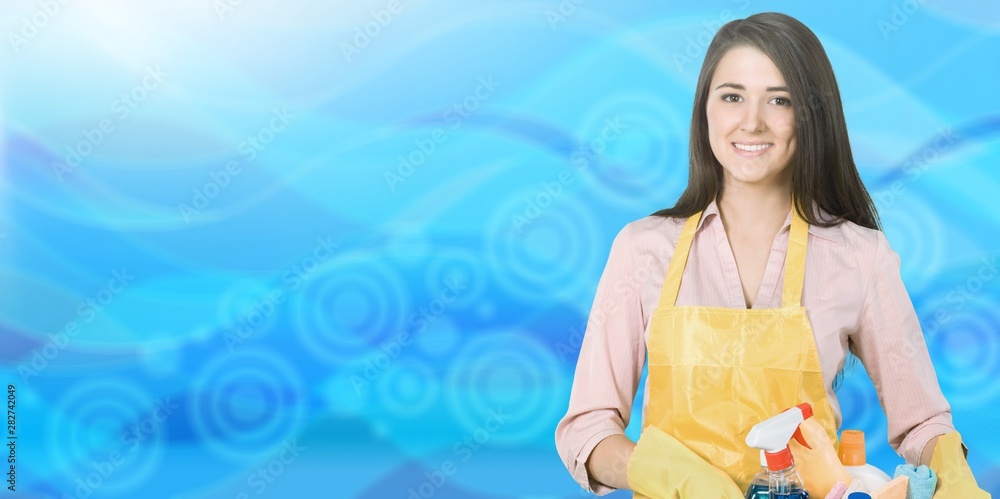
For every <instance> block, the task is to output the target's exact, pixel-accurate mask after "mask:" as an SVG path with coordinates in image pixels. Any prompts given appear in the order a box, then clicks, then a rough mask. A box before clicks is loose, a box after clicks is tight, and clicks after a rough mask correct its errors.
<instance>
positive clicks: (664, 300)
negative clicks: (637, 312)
mask: <svg viewBox="0 0 1000 499" xmlns="http://www.w3.org/2000/svg"><path fill="white" fill-rule="evenodd" d="M701 217H702V212H700V211H699V212H698V213H695V214H694V215H691V216H690V217H688V219H687V222H684V228H683V229H682V230H681V237H680V239H678V240H677V246H675V247H674V256H672V257H671V258H670V267H668V268H667V277H666V278H665V279H664V280H663V289H661V290H660V307H664V308H673V307H674V304H676V303H677V292H678V291H680V289H681V275H683V274H684V267H686V266H687V260H688V253H690V252H691V241H693V240H694V233H695V231H696V230H697V229H698V221H700V220H701Z"/></svg>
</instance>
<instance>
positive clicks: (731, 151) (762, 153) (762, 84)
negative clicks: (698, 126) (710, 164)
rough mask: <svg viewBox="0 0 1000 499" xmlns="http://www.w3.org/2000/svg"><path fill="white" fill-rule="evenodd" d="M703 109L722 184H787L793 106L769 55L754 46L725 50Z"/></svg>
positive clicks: (792, 139) (783, 81)
mask: <svg viewBox="0 0 1000 499" xmlns="http://www.w3.org/2000/svg"><path fill="white" fill-rule="evenodd" d="M705 112H706V114H707V116H708V140H709V143H710V144H711V146H712V152H713V153H714V154H715V157H716V159H718V160H719V163H720V164H722V169H723V180H724V182H725V185H736V184H747V185H751V184H752V185H765V186H786V185H787V186H790V185H791V169H790V168H788V165H789V164H790V163H791V160H792V157H793V156H794V155H795V112H794V110H793V109H792V101H791V96H790V94H789V93H788V88H787V85H786V84H785V79H784V78H782V77H781V72H780V71H778V68H777V67H776V66H775V65H774V63H773V62H771V59H770V58H769V57H768V56H767V55H765V54H764V53H763V52H761V51H759V50H757V49H755V48H752V47H736V48H733V49H730V50H729V51H728V52H726V53H725V55H723V56H722V59H721V60H720V61H719V64H718V66H717V67H716V69H715V74H714V75H713V76H712V83H711V85H710V86H709V94H708V104H707V106H706V109H705Z"/></svg>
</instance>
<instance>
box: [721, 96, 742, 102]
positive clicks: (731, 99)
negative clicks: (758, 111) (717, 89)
mask: <svg viewBox="0 0 1000 499" xmlns="http://www.w3.org/2000/svg"><path fill="white" fill-rule="evenodd" d="M742 100H743V98H742V97H740V96H739V95H736V94H726V95H723V96H722V101H723V102H730V103H735V102H740V101H742Z"/></svg>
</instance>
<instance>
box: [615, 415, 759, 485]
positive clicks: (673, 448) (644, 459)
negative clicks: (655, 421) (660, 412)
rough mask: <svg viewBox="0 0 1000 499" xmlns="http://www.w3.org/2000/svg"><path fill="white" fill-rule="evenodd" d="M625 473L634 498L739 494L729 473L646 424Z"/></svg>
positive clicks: (666, 434)
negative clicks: (633, 492)
mask: <svg viewBox="0 0 1000 499" xmlns="http://www.w3.org/2000/svg"><path fill="white" fill-rule="evenodd" d="M626 474H627V477H628V484H629V486H630V487H631V488H632V490H633V491H635V497H637V498H642V497H648V498H652V499H686V498H712V499H715V498H716V497H719V498H723V499H729V498H732V499H741V498H742V497H743V492H742V491H740V489H739V487H737V486H736V482H734V481H733V479H732V478H730V477H729V475H727V474H726V473H725V472H724V471H722V470H721V469H719V468H716V467H715V466H712V465H711V464H709V463H708V462H706V461H705V460H704V459H702V457H701V456H699V455H698V454H695V453H694V451H692V450H691V449H689V448H687V446H685V445H684V444H682V443H681V442H680V441H678V440H677V439H676V438H674V437H673V436H671V435H670V434H668V433H666V432H664V431H663V430H661V429H659V428H657V427H655V426H653V425H649V426H647V427H646V429H645V430H643V431H642V435H640V436H639V441H638V442H637V443H636V445H635V450H634V451H632V457H631V458H630V459H629V461H628V468H627V470H626Z"/></svg>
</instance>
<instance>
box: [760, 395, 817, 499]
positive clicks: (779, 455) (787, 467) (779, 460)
mask: <svg viewBox="0 0 1000 499" xmlns="http://www.w3.org/2000/svg"><path fill="white" fill-rule="evenodd" d="M812 413H813V411H812V406H811V405H809V404H799V405H797V406H795V407H792V408H791V409H788V410H786V411H784V412H782V413H781V414H778V415H777V416H774V417H772V418H769V419H767V420H764V421H761V422H760V423H757V424H756V425H754V427H753V428H751V429H750V433H748V434H747V438H746V442H747V445H749V446H750V447H753V448H755V449H761V450H763V451H764V458H765V460H766V461H767V470H768V472H769V477H768V498H769V499H808V497H809V492H807V491H806V489H805V487H804V486H803V485H802V477H800V476H799V473H798V472H797V471H795V460H794V459H792V451H791V450H790V449H789V448H788V441H789V440H791V439H792V438H795V440H796V441H798V442H799V443H800V444H802V445H803V446H805V447H809V444H807V443H806V441H805V438H803V437H802V432H800V431H799V424H801V423H802V422H803V421H805V420H806V419H807V418H809V417H811V416H812ZM752 486H753V485H751V487H752Z"/></svg>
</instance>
